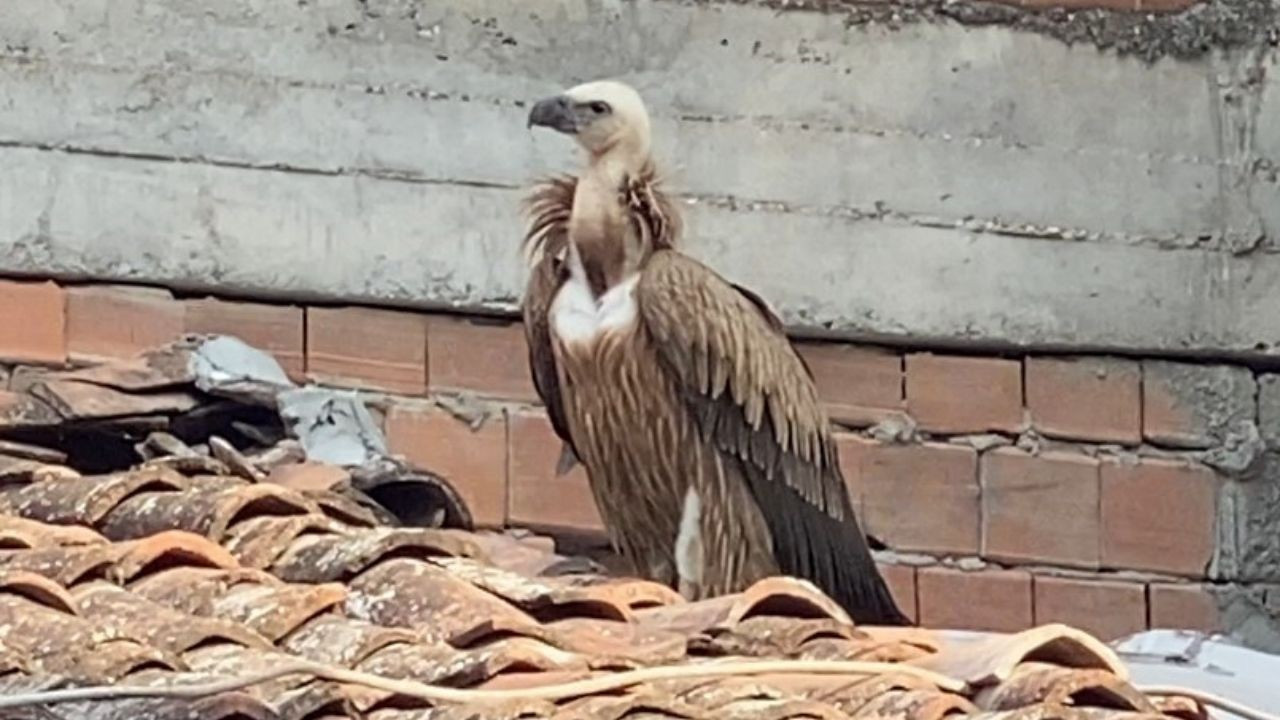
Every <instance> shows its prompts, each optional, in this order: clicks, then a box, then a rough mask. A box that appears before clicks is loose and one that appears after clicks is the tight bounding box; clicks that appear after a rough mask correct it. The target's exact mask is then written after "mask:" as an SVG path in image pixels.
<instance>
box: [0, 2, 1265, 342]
mask: <svg viewBox="0 0 1280 720" xmlns="http://www.w3.org/2000/svg"><path fill="white" fill-rule="evenodd" d="M767 5H768V3H747V4H734V3H728V4H726V3H697V2H695V3H678V2H666V1H660V0H637V1H636V2H626V3H622V2H614V1H612V0H609V1H606V0H572V1H570V2H561V1H559V0H527V1H526V2H522V3H519V4H512V3H509V2H498V1H497V0H472V1H471V2H468V3H457V4H454V3H445V4H439V5H436V4H427V3H421V2H416V1H412V0H366V1H363V2H357V1H356V0H311V1H309V2H302V3H270V2H247V3H246V2H232V1H231V0H215V1H213V2H203V1H202V2H196V0H174V1H173V2H166V3H151V4H146V5H145V9H144V5H143V4H140V3H110V4H106V3H104V4H92V5H88V6H86V5H85V4H83V3H78V2H74V1H73V0H13V2H11V3H10V5H9V6H7V7H6V17H5V22H4V23H3V24H2V25H0V166H3V167H5V168H6V171H5V172H4V173H0V271H8V272H13V273H31V274H49V273H53V274H57V275H59V276H63V277H67V278H95V279H109V280H117V281H127V282H139V283H150V284H159V285H166V286H169V287H175V288H179V289H200V290H212V289H217V290H219V291H221V292H242V293H246V294H265V295H276V296H281V297H288V298H295V299H319V300H338V301H354V302H369V303H386V304H393V305H407V306H420V307H434V308H454V309H459V310H466V311H476V312H498V313H509V312H511V311H513V310H514V308H515V304H516V302H517V301H518V297H519V293H520V289H521V287H522V281H523V269H522V267H521V264H520V257H519V251H518V244H519V236H520V230H521V218H520V217H519V215H518V201H519V199H520V190H521V188H523V187H524V186H526V185H527V183H528V182H529V181H531V180H532V179H533V178H535V177H537V176H539V175H542V174H545V173H548V172H552V171H557V170H561V169H571V168H573V167H574V166H575V164H576V162H577V159H576V157H575V154H574V153H573V151H572V148H571V146H570V144H569V143H568V142H567V141H566V140H565V139H564V138H560V137H556V136H553V135H550V134H546V133H537V134H530V133H529V132H527V131H526V130H525V127H524V116H525V113H526V112H527V106H528V103H529V101H531V100H532V99H535V98H537V97H540V96H542V95H545V94H547V93H551V92H554V91H556V90H557V89H559V88H561V87H563V86H564V85H567V84H570V83H573V82H576V81H580V80H585V79H588V78H593V77H597V76H620V77H622V78H624V79H626V80H628V81H630V82H632V83H633V84H635V85H636V86H637V87H638V88H639V89H640V90H641V91H642V92H643V93H644V95H645V97H646V98H647V100H648V101H649V104H650V105H651V108H652V112H653V114H654V116H655V133H656V152H657V154H658V157H659V159H660V160H661V161H662V162H663V165H664V167H665V168H666V169H667V171H668V175H669V176H670V178H671V182H670V185H671V188H672V189H673V190H674V191H676V192H678V193H680V194H681V195H683V196H684V197H685V199H686V205H685V207H686V208H687V210H688V214H689V229H690V233H689V238H688V249H689V250H690V252H692V253H694V254H695V255H697V256H699V257H701V258H703V259H705V260H707V261H708V262H709V263H711V264H712V265H713V266H714V267H715V268H716V269H718V270H720V271H722V272H724V273H725V274H727V275H729V276H731V277H732V279H734V280H736V281H740V282H743V283H745V284H747V285H750V286H752V287H754V288H756V289H757V290H759V291H760V292H761V294H762V295H764V296H765V297H766V298H767V299H768V300H770V301H771V302H772V303H774V304H775V305H776V306H777V307H778V309H779V310H780V311H781V313H782V314H783V316H784V317H785V318H786V320H787V321H788V322H789V323H791V324H792V325H793V326H794V327H795V329H796V332H797V333H798V334H822V335H833V336H839V337H847V338H870V339H879V340H889V341H895V340H902V341H910V342H914V343H920V342H935V343H939V344H955V345H975V344H977V345H983V346H1021V347H1037V348H1064V349H1065V348H1070V349H1076V350H1090V349H1109V350H1115V351H1117V352H1158V353H1192V354H1199V355H1235V356H1242V357H1255V358H1269V357H1271V356H1273V355H1276V354H1280V350H1278V349H1277V345H1278V344H1280V316H1277V314H1276V313H1275V312H1274V310H1273V308H1274V307H1275V302H1276V300H1277V299H1280V297H1278V296H1280V284H1278V283H1277V281H1278V280H1280V253H1277V252H1276V251H1277V249H1278V248H1280V246H1278V245H1277V244H1276V243H1275V242H1274V238H1275V237H1276V230H1277V228H1280V182H1277V180H1276V178H1275V171H1274V168H1275V163H1274V161H1273V159H1274V158H1276V157H1277V156H1280V140H1278V139H1277V138H1280V104H1277V100H1276V98H1277V95H1280V89H1277V88H1276V82H1277V81H1276V80H1275V79H1274V76H1275V73H1274V72H1272V73H1270V74H1268V73H1267V70H1269V69H1271V68H1272V66H1274V65H1275V64H1276V57H1275V55H1274V53H1272V52H1271V51H1270V50H1269V49H1267V46H1266V45H1265V43H1261V41H1258V42H1255V41H1254V40H1255V39H1254V37H1253V36H1252V35H1247V34H1241V33H1239V32H1235V31H1233V30H1231V28H1232V27H1235V26H1234V25H1231V24H1230V22H1227V21H1225V20H1221V18H1219V19H1218V20H1214V19H1213V18H1214V17H1216V16H1213V15H1212V14H1213V13H1214V12H1219V10H1221V9H1222V8H1226V7H1228V6H1229V7H1234V8H1237V9H1239V13H1237V14H1238V15H1240V16H1241V17H1243V16H1245V15H1248V13H1247V12H1246V10H1248V8H1254V9H1256V8H1255V5H1256V3H1255V4H1249V3H1240V2H1234V3H1215V4H1213V5H1212V6H1205V7H1206V8H1210V9H1208V10H1202V11H1197V12H1195V13H1191V14H1186V13H1184V14H1181V15H1178V16H1176V17H1172V18H1165V19H1161V20H1159V21H1158V22H1160V23H1165V25H1162V26H1161V27H1165V26H1167V27H1168V28H1182V29H1183V30H1182V31H1179V33H1181V34H1178V33H1174V34H1175V35H1177V36H1178V37H1184V36H1185V37H1191V36H1193V35H1194V36H1196V37H1204V38H1209V40H1206V41H1205V42H1204V43H1201V44H1202V45H1203V48H1204V51H1203V52H1199V53H1193V52H1189V51H1188V52H1182V51H1178V50H1177V48H1176V47H1175V46H1174V45H1167V44H1166V45H1163V46H1161V49H1160V50H1159V52H1132V53H1129V54H1126V55H1119V54H1116V53H1113V52H1100V51H1099V50H1098V49H1097V47H1094V46H1091V45H1088V44H1079V43H1076V44H1070V43H1066V42H1063V41H1062V39H1060V38H1058V37H1055V36H1053V34H1052V33H1045V32H1029V31H1027V29H1026V28H1025V27H1024V25H1025V24H1026V23H1025V21H1024V19H1023V18H1025V17H1030V14H1025V13H1020V11H1018V13H1019V14H1015V15H1012V16H1010V17H1011V18H1012V19H1011V20H1008V21H1003V22H995V21H994V20H993V21H991V22H986V21H983V23H982V24H975V22H976V20H974V18H973V17H970V18H969V19H968V20H966V21H964V22H961V21H957V20H955V19H948V18H946V17H944V16H941V15H939V16H936V17H934V16H930V18H928V19H930V20H931V21H930V22H907V23H904V24H901V25H900V26H894V25H892V23H889V22H888V21H887V20H886V19H885V18H879V19H877V18H859V17H853V16H850V15H848V13H844V12H843V11H842V12H834V13H821V12H807V11H802V12H776V11H775V10H774V9H772V8H770V7H767ZM952 5H954V6H955V7H954V8H953V10H954V12H953V14H954V13H958V12H959V8H960V4H956V3H951V4H948V6H952ZM1246 6H1247V7H1246ZM895 7H896V6H895ZM902 7H903V8H907V9H912V8H914V10H911V11H912V12H916V11H919V12H924V9H926V6H925V5H922V4H906V5H903V6H902ZM969 7H977V6H969ZM1268 7H1269V6H1268ZM1214 8H1217V10H1215V9H1214ZM903 12H904V13H905V14H907V15H909V14H910V13H907V12H906V10H903ZM948 12H952V11H948ZM1250 12H1252V11H1250ZM1259 12H1260V11H1259ZM1040 15H1043V14H1037V16H1040ZM1073 17H1075V16H1074V15H1073ZM1087 17H1092V15H1088V14H1084V15H1081V16H1080V17H1079V18H1076V19H1074V20H1071V22H1084V21H1085V19H1087ZM1233 17H1234V16H1233ZM1259 17H1261V16H1259ZM988 20H990V18H988ZM1064 22H1065V21H1064ZM1171 23H1173V24H1171ZM1224 23H1225V24H1224ZM1262 25H1263V26H1265V23H1263V24H1262ZM1020 28H1021V29H1020ZM1192 30H1194V31H1195V32H1192ZM1184 31H1185V32H1184ZM1170 32H1173V31H1170ZM1196 33H1199V35H1197V34H1196ZM1171 42H1172V41H1171ZM1177 58H1182V59H1177Z"/></svg>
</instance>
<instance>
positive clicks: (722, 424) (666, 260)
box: [523, 82, 906, 624]
mask: <svg viewBox="0 0 1280 720" xmlns="http://www.w3.org/2000/svg"><path fill="white" fill-rule="evenodd" d="M530 124H531V125H534V124H537V125H545V126H549V127H553V128H555V129H557V130H560V131H561V132H564V133H566V134H570V135H572V136H573V137H574V138H575V139H576V140H577V141H578V142H579V144H580V145H582V146H583V148H584V149H585V150H586V151H587V153H588V164H587V166H586V168H585V169H584V171H583V173H582V174H581V175H580V176H579V177H558V178H554V179H551V180H548V181H546V182H544V183H542V184H540V185H539V186H537V187H536V188H535V190H534V192H533V193H532V194H531V196H530V199H529V204H528V209H529V212H530V216H531V222H530V226H529V231H528V233H527V234H526V238H525V242H526V247H527V249H528V250H529V251H530V253H531V255H532V257H533V259H534V262H533V265H532V269H531V275H530V280H529V285H528V288H527V290H526V296H525V301H524V306H523V312H524V320H525V328H526V333H527V338H528V343H529V362H530V368H531V372H532V375H533V380H534V384H535V387H536V389H537V391H538V393H539V395H540V396H541V397H542V399H543V400H544V402H545V403H546V406H547V410H548V414H549V415H550V418H551V422H552V424H553V426H554V428H555V430H556V433H557V434H558V435H559V436H560V437H561V439H562V440H563V441H564V442H565V443H566V445H567V446H568V447H569V448H571V449H572V451H573V453H574V455H575V456H576V457H577V458H578V459H579V460H581V462H582V463H583V464H584V465H585V466H586V470H587V475H588V477H589V481H590V485H591V490H592V493H593V495H594V497H595V501H596V504H597V507H598V508H599V511H600V513H601V516H602V518H603V520H604V523H605V527H606V529H607V531H608V533H609V536H610V539H611V540H612V542H613V543H614V544H615V546H616V547H617V548H618V549H619V551H620V552H621V553H622V554H623V555H624V557H626V558H628V559H629V560H630V561H631V562H632V563H633V564H634V566H635V570H636V572H637V573H639V574H641V575H643V576H645V577H649V578H652V579H654V580H657V581H659V582H663V583H666V584H668V585H671V586H673V587H676V588H677V589H679V590H680V591H681V592H682V593H683V594H685V595H686V596H688V597H691V598H701V597H707V596H711V595H719V594H723V593H727V592H734V591H738V590H741V589H743V588H744V587H745V586H746V585H748V584H750V583H751V582H753V581H755V580H758V579H760V578H762V577H766V576H769V575H775V574H779V573H783V574H788V575H793V576H796V577H801V578H805V579H808V580H811V581H812V582H814V583H815V584H816V585H817V586H818V587H820V588H821V589H822V590H824V591H825V592H826V593H828V594H829V595H831V596H832V597H833V598H835V599H836V600H837V601H838V602H840V603H841V604H842V605H843V606H844V607H845V608H846V609H847V610H848V611H849V613H850V615H851V616H852V617H853V618H854V619H855V620H857V621H860V622H869V623H886V624H888V623H892V624H900V623H905V622H906V619H905V618H904V617H903V615H902V613H901V612H900V611H899V610H898V608H897V606H896V605H895V604H894V602H893V600H892V598H891V596H890V594H889V591H888V589H887V587H886V586H885V584H884V581H883V579H882V578H881V576H880V574H879V572H878V571H877V569H876V566H875V563H874V562H873V561H872V558H871V555H870V552H869V549H868V547H867V543H866V539H865V538H864V537H863V535H862V532H861V530H860V529H859V527H858V523H857V520H856V518H855V517H854V513H853V509H852V506H851V505H850V502H849V496H848V490H847V488H846V486H845V483H844V479H843V478H842V477H841V474H840V468H839V464H838V462H837V458H836V451H835V444H834V442H833V440H832V437H831V431H830V426H829V422H828V420H827V417H826V415H825V413H824V412H823V409H822V406H821V404H820V403H819V400H818V397H817V393H816V390H815V387H814V383H813V379H812V376H811V375H810V373H809V371H808V368H807V367H806V366H805V365H804V363H803V361H802V360H801V359H800V356H799V355H798V354H797V353H796V352H795V350H794V348H793V347H792V346H791V344H790V342H789V340H788V339H787V337H786V335H785V333H784V332H783V326H782V323H781V322H780V321H779V319H778V318H777V317H776V316H775V315H774V314H773V313H772V311H770V309H769V308H768V306H767V305H766V304H765V303H764V302H763V301H762V300H761V299H760V298H759V297H757V296H756V295H754V294H753V293H751V292H749V291H747V290H746V289H744V288H741V287H739V286H736V285H733V284H731V283H729V282H727V281H726V280H724V279H723V278H721V277H720V276H719V275H718V274H716V273H715V272H713V271H712V270H710V269H709V268H707V267H706V266H704V265H702V264H701V263H699V262H697V261H696V260H694V259H692V258H690V257H688V256H685V255H683V254H681V253H680V252H679V251H678V250H676V248H675V244H676V240H677V238H678V236H679V234H680V231H681V223H680V217H679V212H678V210H677V208H676V207H675V205H674V204H673V203H672V202H671V201H670V199H669V198H668V197H667V195H666V194H664V193H663V192H662V190H661V187H660V184H659V182H658V178H657V175H656V171H655V169H654V164H653V162H652V160H651V158H650V155H649V130H648V117H647V114H646V113H645V110H644V106H643V104H642V103H641V101H640V99H639V97H638V96H637V95H636V94H635V92H634V91H633V90H631V89H630V88H628V87H626V86H625V85H621V84H619V83H612V82H597V83H588V84H586V85H581V86H578V87H576V88H573V89H572V90H569V91H568V92H567V93H565V94H564V95H562V96H559V97H556V98H550V99H548V100H544V101H542V102H540V103H538V104H537V106H535V107H534V109H533V111H532V112H531V113H530Z"/></svg>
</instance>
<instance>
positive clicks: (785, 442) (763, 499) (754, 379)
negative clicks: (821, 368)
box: [637, 252, 907, 624]
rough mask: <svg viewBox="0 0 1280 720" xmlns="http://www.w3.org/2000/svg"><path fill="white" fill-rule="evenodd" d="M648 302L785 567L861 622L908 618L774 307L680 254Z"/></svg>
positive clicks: (664, 263)
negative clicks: (887, 580)
mask: <svg viewBox="0 0 1280 720" xmlns="http://www.w3.org/2000/svg"><path fill="white" fill-rule="evenodd" d="M637 295H638V298H639V300H638V302H639V305H640V313H641V317H642V318H643V320H644V322H645V327H646V328H647V329H648V330H649V331H650V332H651V333H653V335H654V338H655V340H656V341H657V345H658V347H659V353H660V354H661V355H662V357H663V360H664V362H665V364H666V366H667V369H668V371H669V372H671V373H672V374H673V375H674V376H675V377H676V378H678V379H679V380H680V382H681V384H682V385H683V387H684V388H685V401H686V405H687V407H688V408H689V410H690V411H691V412H692V413H693V415H694V417H695V418H696V420H697V423H698V425H699V427H700V428H701V430H702V432H703V435H704V438H705V439H707V440H708V441H710V442H712V443H713V444H714V445H715V447H716V448H717V449H719V450H720V451H721V452H723V453H725V454H726V456H727V458H728V459H731V460H732V461H734V462H736V465H737V471H738V473H739V474H740V475H741V476H742V477H743V478H744V479H745V480H746V482H747V483H748V485H749V487H750V489H751V492H752V494H753V496H754V497H755V499H756V503H757V505H758V506H759V507H760V509H761V511H762V513H763V514H764V517H765V521H766V523H767V524H768V526H769V530H770V534H771V536H772V539H773V545H774V556H775V559H776V560H777V562H778V564H779V569H780V570H781V571H782V572H784V573H786V574H789V575H793V576H797V577H805V578H808V579H810V580H811V581H813V582H814V583H815V584H817V585H818V586H819V587H820V588H822V590H823V591H824V592H826V593H828V594H829V595H831V596H832V597H833V598H834V599H836V600H837V601H838V602H840V603H841V605H843V606H844V607H845V608H846V609H848V611H849V613H850V615H851V616H852V617H853V618H854V620H855V621H859V622H866V623H879V624H904V623H906V622H907V619H906V618H905V617H904V616H903V615H902V613H901V612H900V611H899V610H898V608H897V605H896V604H895V603H894V601H893V599H892V596H891V595H890V594H889V590H888V588H887V587H886V586H885V584H884V580H883V578H881V576H880V574H879V571H878V570H877V568H876V566H875V563H874V561H873V559H872V558H871V554H870V551H869V550H868V548H867V544H866V540H865V539H864V538H863V535H862V531H861V529H860V528H859V527H858V523H857V520H856V519H855V517H854V514H853V511H852V507H851V505H850V502H849V496H848V489H847V488H846V487H845V484H844V479H843V477H842V476H841V473H840V469H839V464H838V462H837V458H836V453H835V447H834V443H833V442H832V439H831V437H830V433H829V430H828V427H827V421H826V416H825V414H824V413H823V410H822V407H821V405H820V403H819V401H818V398H817V394H816V390H815V389H814V386H813V384H812V382H811V380H810V377H809V374H808V372H807V368H805V367H804V365H803V362H802V361H801V360H800V357H799V355H798V354H797V353H796V352H795V350H794V349H793V348H792V347H791V345H790V343H789V341H788V340H787V338H786V336H785V335H784V334H783V333H782V332H781V330H780V325H781V324H780V323H777V322H776V318H773V317H772V313H770V312H769V311H768V308H767V306H766V305H764V303H763V302H762V301H761V300H760V299H759V298H758V297H754V296H752V295H744V294H742V293H741V292H740V291H739V290H738V289H737V288H735V287H734V286H732V285H730V284H729V283H727V282H725V281H724V280H723V279H721V278H720V277H719V276H717V275H715V274H714V273H713V272H712V271H711V270H709V269H707V268H706V267H704V266H702V265H701V264H699V263H697V262H696V261H694V260H692V259H690V258H686V257H684V256H681V255H679V254H677V253H674V252H663V253H658V254H656V255H655V256H654V257H653V259H652V260H651V261H650V264H649V267H648V269H647V271H646V274H645V279H644V280H642V282H641V284H640V286H639V287H638V288H637ZM677 308H678V311H677V310H675V309H677ZM672 312H679V315H680V316H679V317H674V316H673V315H672Z"/></svg>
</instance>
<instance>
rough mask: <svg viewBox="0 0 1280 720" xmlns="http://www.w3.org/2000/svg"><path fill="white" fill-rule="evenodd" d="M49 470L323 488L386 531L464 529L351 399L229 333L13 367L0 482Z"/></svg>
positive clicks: (460, 511)
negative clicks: (302, 380) (301, 382)
mask: <svg viewBox="0 0 1280 720" xmlns="http://www.w3.org/2000/svg"><path fill="white" fill-rule="evenodd" d="M49 463H53V464H60V465H65V466H67V467H69V468H72V469H74V470H75V471H77V472H80V473H109V472H113V471H120V470H125V469H129V468H132V467H135V466H139V465H140V466H141V467H142V468H158V467H164V468H170V469H173V470H176V471H178V472H181V473H187V474H192V473H200V474H207V475H230V476H237V477H240V478H243V479H244V480H247V481H249V482H254V483H258V482H265V481H268V480H269V481H271V482H274V483H278V484H281V485H285V486H287V487H295V488H312V489H319V488H324V489H329V490H333V491H335V492H338V493H341V494H343V495H344V496H345V497H348V498H350V499H351V500H352V501H353V502H356V503H359V504H360V505H361V506H363V507H365V508H367V509H368V510H369V511H370V512H373V513H375V514H376V515H377V516H378V517H379V520H380V521H381V522H384V523H386V524H396V525H405V526H411V527H449V528H463V529H470V528H471V527H472V520H471V514H470V512H469V511H468V509H467V506H466V504H465V503H464V502H463V501H462V499H461V498H460V497H459V495H458V493H457V492H456V491H455V490H454V489H453V487H452V486H451V485H450V484H449V483H448V482H447V480H446V479H444V478H442V477H440V476H438V475H436V474H434V473H431V472H429V471H425V470H422V469H415V468H413V467H411V466H409V465H408V464H407V463H406V462H404V461H403V460H402V459H400V458H397V457H393V456H391V455H390V454H389V452H388V450H387V444H386V440H385V438H384V437H383V434H382V431H381V430H380V429H379V426H378V423H377V421H376V420H375V418H374V416H373V414H372V413H371V411H370V410H369V408H368V407H367V406H366V405H365V403H364V401H363V400H362V399H361V398H360V396H359V395H358V394H357V393H356V392H354V391H344V390H335V389H331V388H325V387H317V386H306V387H300V386H298V385H296V384H295V383H293V382H292V381H291V380H290V379H289V378H288V376H287V375H286V374H285V372H284V370H283V369H282V368H281V367H280V365H279V363H277V362H276V361H275V359H274V358H272V357H271V356H270V355H269V354H267V353H265V352H263V351H261V350H258V349H256V348H253V347H251V346H249V345H247V344H245V343H244V342H242V341H240V340H238V339H236V338H234V337H229V336H192V337H188V338H184V339H183V340H181V341H178V342H175V343H172V344H169V345H166V346H163V347H160V348H156V349H154V350H151V351H148V352H145V353H143V354H141V355H139V356H138V357H135V358H130V359H126V360H115V361H111V362H106V363H103V364H98V365H93V366H89V367H81V368H74V369H70V370H62V369H56V370H46V369H39V368H25V367H24V368H19V369H18V370H17V371H16V372H15V373H14V374H13V376H12V377H11V378H10V379H9V389H8V390H0V474H13V473H21V472H24V471H29V470H31V469H32V468H34V467H36V466H38V465H42V464H49Z"/></svg>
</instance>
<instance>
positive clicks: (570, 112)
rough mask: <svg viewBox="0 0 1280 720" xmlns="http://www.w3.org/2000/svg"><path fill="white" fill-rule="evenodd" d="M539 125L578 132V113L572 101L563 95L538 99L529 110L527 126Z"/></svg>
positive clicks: (562, 130)
mask: <svg viewBox="0 0 1280 720" xmlns="http://www.w3.org/2000/svg"><path fill="white" fill-rule="evenodd" d="M534 125H541V126H543V127H549V128H551V129H553V130H558V131H560V132H562V133H567V134H570V135H572V134H573V133H576V132H578V115H577V113H576V112H574V105H573V101H572V100H570V99H569V98H568V97H566V96H564V95H557V96H555V97H549V98H546V99H544V100H539V101H538V103H537V104H536V105H534V106H533V109H532V110H530V111H529V125H528V126H529V127H533V126H534Z"/></svg>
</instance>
